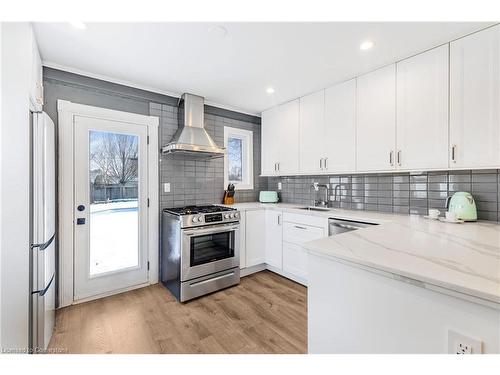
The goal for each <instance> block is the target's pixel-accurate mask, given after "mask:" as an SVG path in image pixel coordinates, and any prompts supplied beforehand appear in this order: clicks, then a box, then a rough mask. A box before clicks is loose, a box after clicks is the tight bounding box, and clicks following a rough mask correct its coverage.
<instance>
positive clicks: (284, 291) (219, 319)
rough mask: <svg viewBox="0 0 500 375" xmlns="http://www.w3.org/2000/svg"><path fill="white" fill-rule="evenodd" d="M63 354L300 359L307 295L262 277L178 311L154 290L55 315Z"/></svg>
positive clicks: (56, 343)
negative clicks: (282, 356)
mask: <svg viewBox="0 0 500 375" xmlns="http://www.w3.org/2000/svg"><path fill="white" fill-rule="evenodd" d="M49 348H51V349H56V350H57V351H60V349H63V351H64V352H67V353H307V289H306V288H305V287H303V286H302V285H299V284H296V283H294V282H293V281H290V280H288V279H286V278H283V277H281V276H279V275H276V274H274V273H272V272H269V271H262V272H259V273H256V274H253V275H250V276H247V277H244V278H242V279H241V283H240V284H239V285H238V286H235V287H232V288H229V289H225V290H222V291H219V292H216V293H213V294H210V295H207V296H203V297H201V298H198V299H196V300H192V301H189V302H187V303H184V304H181V303H179V302H177V301H176V300H175V298H174V297H173V296H172V295H171V294H170V292H168V290H167V289H165V288H164V287H163V286H162V285H160V284H157V285H153V286H150V287H146V288H142V289H137V290H134V291H130V292H126V293H122V294H118V295H115V296H111V297H106V298H103V299H100V300H96V301H92V302H86V303H82V304H78V305H74V306H70V307H66V308H63V309H61V310H58V311H57V315H56V327H55V331H54V335H53V337H52V340H51V342H50V345H49Z"/></svg>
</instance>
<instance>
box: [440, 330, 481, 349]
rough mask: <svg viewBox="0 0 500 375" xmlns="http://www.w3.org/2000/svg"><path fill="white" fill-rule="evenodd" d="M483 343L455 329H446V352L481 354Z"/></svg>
mask: <svg viewBox="0 0 500 375" xmlns="http://www.w3.org/2000/svg"><path fill="white" fill-rule="evenodd" d="M482 352H483V343H482V342H481V341H480V340H478V339H476V338H472V337H469V336H465V335H463V334H461V333H458V332H456V331H452V330H448V353H449V354H481V353H482Z"/></svg>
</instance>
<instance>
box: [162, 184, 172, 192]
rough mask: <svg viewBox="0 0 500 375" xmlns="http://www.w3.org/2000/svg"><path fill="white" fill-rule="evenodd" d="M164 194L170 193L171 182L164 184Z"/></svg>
mask: <svg viewBox="0 0 500 375" xmlns="http://www.w3.org/2000/svg"><path fill="white" fill-rule="evenodd" d="M163 192H164V193H170V183H169V182H165V183H164V184H163Z"/></svg>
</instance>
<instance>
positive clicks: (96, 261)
mask: <svg viewBox="0 0 500 375" xmlns="http://www.w3.org/2000/svg"><path fill="white" fill-rule="evenodd" d="M1 27H2V29H1V37H2V109H3V111H2V129H5V130H4V131H3V134H2V189H3V191H4V193H2V213H4V212H5V216H4V214H3V216H2V263H1V266H2V274H1V277H2V285H1V288H2V304H1V311H2V313H1V321H2V330H1V337H2V340H1V346H2V350H3V351H4V352H5V353H14V352H17V351H21V352H44V353H49V354H55V353H59V352H62V353H69V354H97V353H122V354H132V353H142V354H307V353H308V354H481V353H484V354H500V323H499V322H500V226H499V225H498V222H499V220H500V208H499V207H500V206H499V201H500V179H499V174H500V100H499V98H500V52H499V51H500V24H498V22H440V23H439V22H426V23H419V22H399V23H398V22H396V23H391V22H379V23H376V22H346V23H342V22H329V23H300V22H292V23H278V22H274V23H273V22H267V23H237V22H218V23H215V22H204V23H203V22H201V23H195V22H158V23H148V22H141V23H131V22H128V23H127V22H122V23H111V22H80V21H78V22H23V23H21V22H18V23H7V22H2V26H1ZM165 35H177V37H176V38H170V39H167V40H165V37H164V36H165ZM270 36H272V37H270ZM321 37H325V38H330V39H328V40H329V43H330V44H331V46H332V47H331V48H330V49H325V48H324V44H323V43H322V42H320V39H321ZM338 40H342V43H335V41H338ZM311 41H314V42H311ZM292 43H295V44H297V45H299V46H301V48H303V49H304V51H307V53H304V52H302V53H298V52H297V51H296V50H292V49H291V48H290V47H289V46H291V45H292ZM124 45H127V46H128V48H123V46H124ZM277 45H279V46H280V48H276V46H277ZM14 46H16V51H17V52H16V54H14V53H7V52H13V51H14ZM20 46H22V48H21V47H20ZM158 46H162V47H161V48H159V47H158ZM287 46H288V47H287ZM263 55H267V56H269V58H268V59H267V60H264V61H263V60H262V59H258V60H257V59H255V58H253V57H255V56H263ZM306 55H307V56H306ZM96 56H100V58H96ZM310 56H320V57H321V58H319V59H316V58H310ZM339 56H342V57H343V58H342V59H339V58H338V57H339ZM305 68H307V69H305ZM292 77H295V78H294V79H291V78H292ZM20 82H21V83H22V84H21V83H20ZM14 88H15V90H14ZM27 88H29V89H27ZM26 97H28V98H29V100H28V101H26V100H25V98H26ZM27 109H29V113H31V116H30V118H29V123H26V119H25V118H23V113H25V112H26V110H27ZM8 122H16V123H21V124H25V125H26V126H19V127H17V128H15V129H11V127H8V126H6V125H4V124H7V123H8ZM7 139H22V140H23V141H22V142H21V143H19V144H18V143H17V142H12V144H9V142H6V140H7ZM16 148H22V149H26V150H29V152H28V153H26V155H24V156H22V157H18V158H13V157H12V155H13V153H14V151H15V149H16ZM3 160H7V162H8V164H7V163H5V164H4V162H3ZM4 166H5V167H7V166H8V167H9V173H7V172H5V174H4ZM14 166H17V167H16V168H14V170H13V168H12V167H14ZM5 171H7V169H6V168H5ZM19 171H23V172H22V173H19ZM4 182H5V184H4ZM7 193H8V194H10V195H9V196H22V197H24V199H20V200H18V201H17V202H16V205H14V202H13V200H12V201H11V200H7V199H5V197H7V195H8V194H7ZM19 202H22V203H19ZM7 212H18V214H17V215H16V216H15V217H16V218H18V222H14V221H12V220H9V221H7V220H6V219H7V218H9V217H7V216H6V215H7ZM21 213H22V215H21ZM23 215H24V216H23ZM23 221H24V222H26V223H29V225H28V227H29V228H30V230H25V229H23V228H22V226H21V227H20V226H19V223H20V222H23ZM4 224H5V225H6V227H5V228H4V227H3V226H4ZM9 228H10V230H12V232H11V233H10V234H9ZM24 228H26V227H24ZM21 240H22V241H21ZM9 241H10V242H9ZM24 245H26V246H27V249H30V250H29V251H27V252H26V253H25V254H24V253H23V254H24V255H22V256H21V255H20V252H19V251H14V248H15V249H18V248H20V247H22V246H24ZM9 249H10V250H9ZM7 263H8V264H10V266H9V267H7V266H6V264H7ZM19 275H23V277H19ZM14 279H15V280H18V281H16V283H13V281H12V280H14ZM6 281H7V283H8V284H9V287H7V284H6ZM28 294H29V295H28ZM23 348H24V349H23ZM51 357H52V356H51ZM308 357H313V358H314V357H315V356H308Z"/></svg>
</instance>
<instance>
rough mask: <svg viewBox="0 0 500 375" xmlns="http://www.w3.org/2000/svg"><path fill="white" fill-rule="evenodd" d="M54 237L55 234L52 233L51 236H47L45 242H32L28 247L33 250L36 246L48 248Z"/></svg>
mask: <svg viewBox="0 0 500 375" xmlns="http://www.w3.org/2000/svg"><path fill="white" fill-rule="evenodd" d="M55 237H56V234H55V233H54V234H53V235H52V237H50V238H49V240H48V241H47V242H44V243H32V244H31V245H30V249H31V250H33V249H34V248H35V247H38V248H39V249H40V250H42V251H43V250H45V249H46V248H48V247H49V246H50V244H51V243H52V241H54V238H55Z"/></svg>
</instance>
